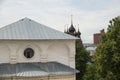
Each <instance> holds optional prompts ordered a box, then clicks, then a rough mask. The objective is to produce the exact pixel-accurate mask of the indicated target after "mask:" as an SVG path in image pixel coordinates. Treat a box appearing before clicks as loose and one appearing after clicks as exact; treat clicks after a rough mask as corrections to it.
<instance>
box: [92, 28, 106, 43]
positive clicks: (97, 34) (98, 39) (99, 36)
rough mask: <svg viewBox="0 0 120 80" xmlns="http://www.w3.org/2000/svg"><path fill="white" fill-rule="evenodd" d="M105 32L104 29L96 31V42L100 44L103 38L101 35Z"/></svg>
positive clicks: (94, 38) (94, 37)
mask: <svg viewBox="0 0 120 80" xmlns="http://www.w3.org/2000/svg"><path fill="white" fill-rule="evenodd" d="M103 33H104V29H102V30H100V33H95V34H94V35H93V40H94V44H99V43H100V40H101V37H102V34H103Z"/></svg>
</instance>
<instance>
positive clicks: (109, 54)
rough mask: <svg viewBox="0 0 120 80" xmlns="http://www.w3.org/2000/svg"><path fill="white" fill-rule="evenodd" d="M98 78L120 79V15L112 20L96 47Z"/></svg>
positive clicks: (106, 79) (100, 79)
mask: <svg viewBox="0 0 120 80" xmlns="http://www.w3.org/2000/svg"><path fill="white" fill-rule="evenodd" d="M95 68H96V73H95V79H96V80H120V16H119V17H116V18H114V19H112V20H110V24H109V27H108V31H107V33H105V34H103V37H102V39H101V43H100V44H99V46H98V47H97V49H96V59H95Z"/></svg>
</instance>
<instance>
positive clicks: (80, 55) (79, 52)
mask: <svg viewBox="0 0 120 80" xmlns="http://www.w3.org/2000/svg"><path fill="white" fill-rule="evenodd" d="M75 57H76V58H75V61H76V69H77V70H79V71H80V73H78V74H76V80H82V77H83V75H84V73H85V70H86V63H87V62H88V61H89V53H88V52H87V51H86V50H85V48H84V47H83V46H81V45H80V42H79V41H76V55H75Z"/></svg>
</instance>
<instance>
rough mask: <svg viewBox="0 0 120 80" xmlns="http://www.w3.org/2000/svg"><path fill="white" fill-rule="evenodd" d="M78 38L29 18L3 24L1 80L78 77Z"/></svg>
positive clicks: (0, 44) (55, 79) (0, 51)
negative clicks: (76, 43) (76, 44)
mask: <svg viewBox="0 0 120 80" xmlns="http://www.w3.org/2000/svg"><path fill="white" fill-rule="evenodd" d="M76 39H77V38H76V37H73V36H71V35H68V34H65V33H63V32H60V31H57V30H54V29H52V28H50V27H47V26H45V25H43V24H40V23H38V22H36V21H34V20H31V19H29V18H23V19H20V20H19V21H17V22H14V23H12V24H9V25H7V26H4V27H2V28H0V80H75V74H76V73H78V72H79V71H78V70H76V69H75V41H76Z"/></svg>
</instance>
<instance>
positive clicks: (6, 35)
mask: <svg viewBox="0 0 120 80" xmlns="http://www.w3.org/2000/svg"><path fill="white" fill-rule="evenodd" d="M0 39H8V40H9V39H16V40H18V39H25V40H26V39H38V40H40V39H78V38H76V37H74V36H71V35H68V34H65V33H63V32H60V31H57V30H54V29H52V28H50V27H47V26H45V25H42V24H39V23H37V22H35V21H33V20H30V19H28V18H24V19H21V20H19V21H17V22H15V23H12V24H10V25H7V26H5V27H2V28H0Z"/></svg>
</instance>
